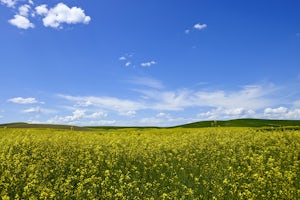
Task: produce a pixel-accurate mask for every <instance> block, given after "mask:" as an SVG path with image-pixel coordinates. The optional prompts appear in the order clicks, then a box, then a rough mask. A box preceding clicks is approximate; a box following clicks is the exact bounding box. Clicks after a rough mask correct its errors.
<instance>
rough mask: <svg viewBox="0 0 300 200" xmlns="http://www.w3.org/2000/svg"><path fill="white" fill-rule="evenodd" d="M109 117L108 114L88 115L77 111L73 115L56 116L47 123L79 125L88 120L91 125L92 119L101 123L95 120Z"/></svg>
mask: <svg viewBox="0 0 300 200" xmlns="http://www.w3.org/2000/svg"><path fill="white" fill-rule="evenodd" d="M107 116H108V115H107V113H104V112H93V113H87V111H86V110H83V109H76V110H74V111H73V112H72V115H67V116H55V117H53V118H52V119H49V120H48V121H47V122H48V123H51V124H61V123H67V124H78V123H80V122H83V121H85V120H88V121H87V122H86V123H90V122H91V119H94V120H92V121H93V122H96V121H98V122H99V120H96V121H95V119H101V118H105V117H107ZM102 121H103V120H102Z"/></svg>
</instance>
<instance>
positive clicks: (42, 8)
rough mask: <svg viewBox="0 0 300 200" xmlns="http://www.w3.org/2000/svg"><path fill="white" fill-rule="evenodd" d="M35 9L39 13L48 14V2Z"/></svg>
mask: <svg viewBox="0 0 300 200" xmlns="http://www.w3.org/2000/svg"><path fill="white" fill-rule="evenodd" d="M35 11H36V13H37V14H38V15H47V13H48V8H47V5H46V4H43V5H40V6H37V7H35Z"/></svg>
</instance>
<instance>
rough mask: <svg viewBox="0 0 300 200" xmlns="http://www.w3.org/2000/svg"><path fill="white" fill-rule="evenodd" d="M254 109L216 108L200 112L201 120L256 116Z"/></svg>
mask: <svg viewBox="0 0 300 200" xmlns="http://www.w3.org/2000/svg"><path fill="white" fill-rule="evenodd" d="M254 115H255V111H254V110H251V109H249V110H247V109H245V108H222V107H219V108H216V109H212V110H210V111H207V112H203V113H199V114H198V115H197V117H198V118H199V120H216V119H235V118H249V117H254Z"/></svg>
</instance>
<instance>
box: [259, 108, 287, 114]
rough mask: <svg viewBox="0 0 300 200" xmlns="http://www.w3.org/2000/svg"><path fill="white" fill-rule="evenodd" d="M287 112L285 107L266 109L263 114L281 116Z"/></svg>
mask: <svg viewBox="0 0 300 200" xmlns="http://www.w3.org/2000/svg"><path fill="white" fill-rule="evenodd" d="M287 111H288V109H287V108H286V107H279V108H266V109H265V110H264V113H265V114H266V115H268V114H282V113H286V112H287Z"/></svg>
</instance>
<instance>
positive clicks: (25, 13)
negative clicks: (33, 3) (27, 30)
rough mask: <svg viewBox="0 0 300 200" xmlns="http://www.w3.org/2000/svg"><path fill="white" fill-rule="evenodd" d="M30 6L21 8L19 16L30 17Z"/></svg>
mask: <svg viewBox="0 0 300 200" xmlns="http://www.w3.org/2000/svg"><path fill="white" fill-rule="evenodd" d="M29 11H30V6H29V5H27V4H25V5H22V6H20V7H19V14H20V15H21V16H24V17H28V14H29Z"/></svg>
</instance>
